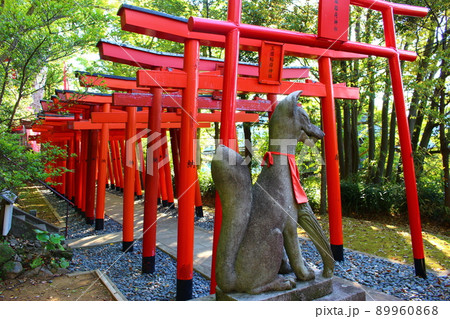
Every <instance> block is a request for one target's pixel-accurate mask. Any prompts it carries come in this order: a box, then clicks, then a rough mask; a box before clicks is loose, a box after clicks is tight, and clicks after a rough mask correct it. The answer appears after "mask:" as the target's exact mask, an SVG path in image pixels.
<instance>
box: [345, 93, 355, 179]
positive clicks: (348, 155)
mask: <svg viewBox="0 0 450 319" xmlns="http://www.w3.org/2000/svg"><path fill="white" fill-rule="evenodd" d="M343 105H344V155H345V157H344V174H343V178H344V179H346V178H349V177H350V176H351V172H352V159H353V156H352V139H351V132H352V126H351V113H350V103H349V102H348V101H346V100H345V101H343Z"/></svg>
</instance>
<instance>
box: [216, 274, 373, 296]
mask: <svg viewBox="0 0 450 319" xmlns="http://www.w3.org/2000/svg"><path fill="white" fill-rule="evenodd" d="M215 296H216V298H215V300H217V301H357V300H360V301H364V300H366V294H365V292H364V290H363V289H361V288H360V287H359V286H358V285H355V284H353V283H351V282H349V281H347V280H343V279H341V278H336V277H334V278H324V277H322V276H321V275H320V273H319V272H316V278H315V279H314V280H311V281H306V282H301V281H297V286H296V287H295V288H294V289H291V290H285V291H271V292H266V293H262V294H257V295H251V294H246V293H225V292H223V291H222V290H220V289H219V288H217V289H216V295H215Z"/></svg>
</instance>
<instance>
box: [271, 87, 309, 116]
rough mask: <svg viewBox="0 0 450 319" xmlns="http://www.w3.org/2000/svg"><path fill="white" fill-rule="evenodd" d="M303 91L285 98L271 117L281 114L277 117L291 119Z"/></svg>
mask: <svg viewBox="0 0 450 319" xmlns="http://www.w3.org/2000/svg"><path fill="white" fill-rule="evenodd" d="M302 92H303V91H295V92H292V93H291V94H289V95H288V96H286V97H285V98H284V99H283V100H282V101H280V102H279V103H278V105H277V107H276V108H275V111H274V112H273V114H272V116H276V114H277V113H282V114H280V115H279V116H287V117H291V116H292V115H293V113H294V112H295V110H296V109H297V107H298V98H299V97H300V95H301V94H302Z"/></svg>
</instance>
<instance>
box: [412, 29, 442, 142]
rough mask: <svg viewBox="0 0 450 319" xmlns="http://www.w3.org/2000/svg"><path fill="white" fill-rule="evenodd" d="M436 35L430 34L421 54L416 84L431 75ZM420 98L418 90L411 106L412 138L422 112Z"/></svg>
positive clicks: (433, 31) (432, 32)
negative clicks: (430, 68)
mask: <svg viewBox="0 0 450 319" xmlns="http://www.w3.org/2000/svg"><path fill="white" fill-rule="evenodd" d="M434 34H435V30H430V32H429V34H428V40H427V44H426V45H425V50H424V51H423V54H421V59H420V61H419V66H418V70H417V75H416V83H417V84H420V83H422V82H423V80H424V78H425V76H426V74H427V73H429V71H428V66H429V64H430V60H429V59H430V55H431V53H432V48H433V42H434ZM420 98H421V93H420V90H418V89H417V88H416V89H415V90H414V92H413V95H412V98H411V103H410V104H409V116H408V121H409V130H410V135H411V137H412V136H413V132H414V130H415V125H416V119H417V112H418V110H420V107H419V104H421V103H420ZM418 124H421V123H418Z"/></svg>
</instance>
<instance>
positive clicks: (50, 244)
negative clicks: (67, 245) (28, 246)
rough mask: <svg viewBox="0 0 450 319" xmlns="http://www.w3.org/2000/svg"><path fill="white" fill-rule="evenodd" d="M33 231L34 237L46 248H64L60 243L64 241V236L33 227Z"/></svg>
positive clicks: (49, 249)
mask: <svg viewBox="0 0 450 319" xmlns="http://www.w3.org/2000/svg"><path fill="white" fill-rule="evenodd" d="M34 232H35V233H36V239H37V240H39V241H40V242H41V243H42V244H44V248H45V249H46V250H48V251H51V250H65V249H64V247H63V245H62V244H61V243H62V242H63V241H64V236H62V235H60V234H55V233H52V234H50V233H49V232H48V231H45V230H40V229H34Z"/></svg>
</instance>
